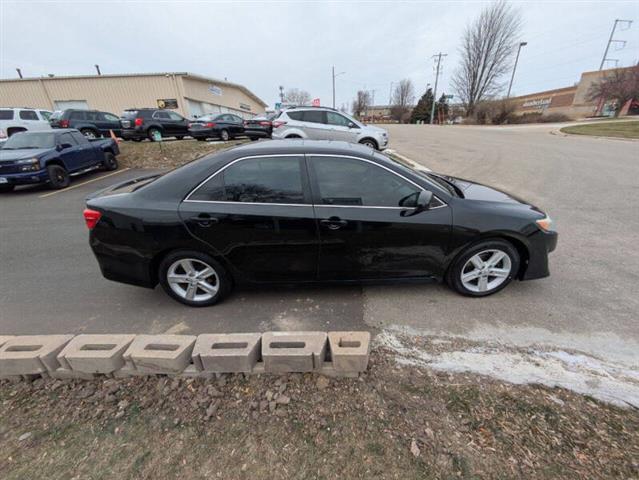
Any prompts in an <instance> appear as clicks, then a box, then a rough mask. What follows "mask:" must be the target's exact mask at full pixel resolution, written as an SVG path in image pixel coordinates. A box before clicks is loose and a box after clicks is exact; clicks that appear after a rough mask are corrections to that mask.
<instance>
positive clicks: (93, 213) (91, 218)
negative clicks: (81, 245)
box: [82, 208, 102, 230]
mask: <svg viewBox="0 0 639 480" xmlns="http://www.w3.org/2000/svg"><path fill="white" fill-rule="evenodd" d="M82 214H83V215H84V221H85V222H86V224H87V228H88V229H89V230H93V228H94V227H95V226H96V225H97V224H98V222H99V221H100V217H102V214H101V213H100V212H98V211H97V210H91V209H90V208H85V209H84V212H82Z"/></svg>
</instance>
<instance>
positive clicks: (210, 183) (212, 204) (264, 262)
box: [84, 140, 557, 306]
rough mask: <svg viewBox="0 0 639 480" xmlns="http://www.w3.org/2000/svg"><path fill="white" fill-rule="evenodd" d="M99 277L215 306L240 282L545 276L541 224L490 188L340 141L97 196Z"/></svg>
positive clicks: (198, 166) (271, 146)
mask: <svg viewBox="0 0 639 480" xmlns="http://www.w3.org/2000/svg"><path fill="white" fill-rule="evenodd" d="M84 216H85V220H86V223H87V226H88V227H89V229H90V235H89V241H90V245H91V248H92V249H93V252H94V254H95V256H96V257H97V260H98V263H99V264H100V268H101V270H102V274H103V275H104V276H105V277H106V278H108V279H110V280H115V281H119V282H125V283H130V284H134V285H140V286H145V287H150V288H154V287H155V286H156V284H157V283H160V284H161V285H162V287H163V288H164V290H165V291H166V293H167V294H168V295H170V296H171V297H173V298H174V299H175V300H177V301H179V302H182V303H184V304H186V305H191V306H205V305H212V304H214V303H216V302H217V301H219V300H220V299H221V298H223V297H224V296H225V295H226V294H228V293H229V292H230V291H231V288H232V287H233V286H234V285H238V284H242V283H281V282H285V283H292V282H298V283H309V282H353V281H356V282H368V281H376V282H380V281H415V280H423V281H446V282H447V283H448V284H449V285H450V286H451V287H452V288H453V289H455V290H456V291H457V292H459V293H461V294H464V295H468V296H474V297H482V296H486V295H490V294H493V293H495V292H498V291H500V290H501V289H503V288H504V287H505V286H506V285H508V284H509V283H510V282H511V280H513V279H519V280H530V279H535V278H541V277H546V276H548V275H549V270H548V253H549V252H551V251H553V250H554V248H555V246H556V244H557V233H555V232H554V231H553V228H552V223H551V220H550V218H548V217H547V216H546V214H545V213H543V212H542V211H540V210H539V209H538V208H536V207H534V206H532V205H530V204H529V203H526V202H524V201H522V200H519V199H517V198H515V197H513V196H510V195H508V194H506V193H504V192H501V191H499V190H495V189H493V188H490V187H487V186H484V185H480V184H478V183H474V182H470V181H466V180H460V179H457V178H453V177H448V176H442V175H437V174H433V173H424V172H419V171H415V170H412V169H409V168H407V167H405V166H403V165H400V164H398V163H396V162H394V161H392V160H390V159H389V158H388V157H385V156H384V155H382V154H380V153H377V152H374V151H373V150H372V149H370V148H367V147H363V146H361V145H354V144H348V143H345V142H321V141H320V142H318V141H306V140H304V141H302V140H301V141H298V142H290V141H272V142H258V143H251V144H247V145H243V146H240V147H236V148H233V149H229V150H226V151H224V152H221V153H218V154H215V155H208V156H205V157H202V158H201V159H199V160H197V161H194V162H191V163H189V164H187V165H185V166H183V167H181V168H178V169H176V170H173V171H171V172H169V173H166V174H163V175H157V176H153V177H147V178H144V179H140V180H138V181H129V182H124V183H121V184H119V185H115V186H113V187H111V188H109V189H107V190H105V191H102V192H98V193H97V194H94V196H93V197H91V198H89V199H88V201H87V209H86V210H85V211H84Z"/></svg>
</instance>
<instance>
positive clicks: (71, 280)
mask: <svg viewBox="0 0 639 480" xmlns="http://www.w3.org/2000/svg"><path fill="white" fill-rule="evenodd" d="M142 173H144V174H147V173H153V171H152V170H144V171H140V170H124V169H122V170H117V171H116V172H109V173H99V174H89V175H84V176H82V177H79V178H76V179H75V180H74V181H73V182H72V184H71V187H70V188H68V189H65V190H49V189H47V188H45V187H29V188H20V189H18V190H16V191H15V192H12V193H10V194H2V195H0V263H1V265H2V266H1V275H0V332H2V333H3V334H35V333H60V332H65V333H67V332H68V333H80V332H91V333H106V332H125V333H128V332H132V333H133V332H138V333H160V332H166V331H170V332H172V333H182V332H193V333H201V332H218V331H221V332H242V331H249V332H250V331H265V330H285V329H293V330H301V329H305V330H317V329H320V330H327V329H338V330H339V329H346V328H355V329H362V328H366V326H365V325H364V323H363V317H362V296H361V289H360V288H359V287H343V288H334V287H331V288H283V287H280V288H275V287H274V288H268V289H260V290H252V291H249V290H241V291H238V292H235V293H234V294H233V295H232V296H231V297H229V298H228V299H226V300H225V301H224V302H223V303H221V304H220V305H217V306H215V307H213V308H200V309H196V308H188V307H184V306H182V305H180V304H178V303H176V302H175V301H173V300H171V299H169V298H168V297H167V296H166V295H165V294H164V292H162V291H161V289H160V288H159V287H158V288H157V289H156V290H148V289H144V288H138V287H133V286H127V285H123V284H119V283H115V282H110V281H108V280H105V279H104V278H103V277H102V275H101V274H100V270H99V268H98V264H97V262H96V260H95V258H94V256H93V253H92V252H91V249H90V248H89V243H88V231H87V228H86V226H85V224H84V219H83V217H82V210H83V209H84V199H85V197H86V196H87V195H88V194H89V193H91V192H94V191H96V190H99V189H101V188H104V187H107V186H109V185H111V184H113V183H116V182H120V181H124V180H127V179H129V178H134V177H136V176H139V175H141V174H142Z"/></svg>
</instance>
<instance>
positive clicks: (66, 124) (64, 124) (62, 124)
mask: <svg viewBox="0 0 639 480" xmlns="http://www.w3.org/2000/svg"><path fill="white" fill-rule="evenodd" d="M60 128H69V120H60Z"/></svg>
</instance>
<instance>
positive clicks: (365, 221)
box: [308, 155, 452, 280]
mask: <svg viewBox="0 0 639 480" xmlns="http://www.w3.org/2000/svg"><path fill="white" fill-rule="evenodd" d="M308 165H309V173H310V178H311V185H312V188H313V198H314V203H315V209H316V214H317V218H318V223H319V229H320V239H321V243H320V258H319V267H318V277H319V279H320V280H366V279H378V280H379V279H390V278H430V277H435V278H438V277H441V276H442V275H443V267H442V265H443V260H444V257H445V254H446V251H447V247H448V242H449V237H450V231H451V221H452V216H451V209H450V208H449V207H448V206H447V205H446V204H445V203H444V202H442V201H441V200H439V199H437V197H434V201H433V203H432V206H431V208H430V209H429V210H426V211H422V212H420V213H417V214H414V213H415V209H414V206H415V205H416V201H417V197H418V194H419V192H420V191H421V190H423V188H422V187H421V186H420V185H417V184H416V183H414V182H412V181H411V180H409V179H407V178H406V177H403V176H401V175H399V174H398V173H396V172H393V171H392V170H390V169H388V168H386V167H384V166H381V165H379V164H377V163H375V162H373V161H371V160H366V159H363V158H355V157H345V156H337V155H309V156H308Z"/></svg>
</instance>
